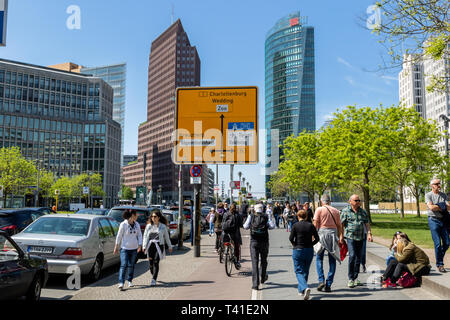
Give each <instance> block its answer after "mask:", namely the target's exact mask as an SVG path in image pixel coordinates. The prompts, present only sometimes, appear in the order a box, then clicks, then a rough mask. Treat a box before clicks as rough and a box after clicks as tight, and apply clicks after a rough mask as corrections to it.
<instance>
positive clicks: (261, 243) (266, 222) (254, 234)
mask: <svg viewBox="0 0 450 320" xmlns="http://www.w3.org/2000/svg"><path fill="white" fill-rule="evenodd" d="M273 228H275V223H274V222H273V220H272V216H270V215H267V214H265V213H264V207H263V205H262V204H261V203H258V204H257V205H256V206H255V212H254V213H251V214H249V215H248V217H247V220H246V221H245V223H244V229H247V230H248V229H250V255H251V257H252V282H253V285H252V289H254V290H258V289H259V283H260V278H259V256H260V255H261V283H264V282H266V281H267V279H268V276H267V255H268V254H269V231H268V230H269V229H273Z"/></svg>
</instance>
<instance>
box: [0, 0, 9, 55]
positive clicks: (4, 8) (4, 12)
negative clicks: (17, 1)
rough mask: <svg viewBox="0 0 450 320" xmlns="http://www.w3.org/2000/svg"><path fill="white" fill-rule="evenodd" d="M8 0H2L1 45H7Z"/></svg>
mask: <svg viewBox="0 0 450 320" xmlns="http://www.w3.org/2000/svg"><path fill="white" fill-rule="evenodd" d="M7 13H8V0H0V46H2V47H4V46H6V20H7Z"/></svg>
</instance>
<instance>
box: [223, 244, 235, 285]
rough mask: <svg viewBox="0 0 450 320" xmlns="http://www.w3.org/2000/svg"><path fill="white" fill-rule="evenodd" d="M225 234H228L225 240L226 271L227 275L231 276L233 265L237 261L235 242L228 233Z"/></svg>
mask: <svg viewBox="0 0 450 320" xmlns="http://www.w3.org/2000/svg"><path fill="white" fill-rule="evenodd" d="M225 236H227V238H226V239H224V240H223V246H224V248H225V251H224V256H225V273H226V274H227V276H229V277H231V271H232V270H233V265H234V264H235V261H236V258H235V256H234V243H233V240H231V238H230V237H229V236H228V235H225Z"/></svg>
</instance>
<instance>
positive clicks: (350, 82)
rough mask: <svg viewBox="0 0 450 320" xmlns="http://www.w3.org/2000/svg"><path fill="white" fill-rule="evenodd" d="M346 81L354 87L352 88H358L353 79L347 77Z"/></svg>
mask: <svg viewBox="0 0 450 320" xmlns="http://www.w3.org/2000/svg"><path fill="white" fill-rule="evenodd" d="M345 80H346V81H347V82H348V83H349V84H350V85H352V86H354V87H355V86H356V83H355V80H353V78H352V77H350V76H346V77H345Z"/></svg>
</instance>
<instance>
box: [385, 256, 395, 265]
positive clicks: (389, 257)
mask: <svg viewBox="0 0 450 320" xmlns="http://www.w3.org/2000/svg"><path fill="white" fill-rule="evenodd" d="M392 260H395V261H397V259H395V257H394V256H393V255H392V254H390V255H389V256H388V257H387V258H386V266H388V265H389V263H390V262H391V261H392Z"/></svg>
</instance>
